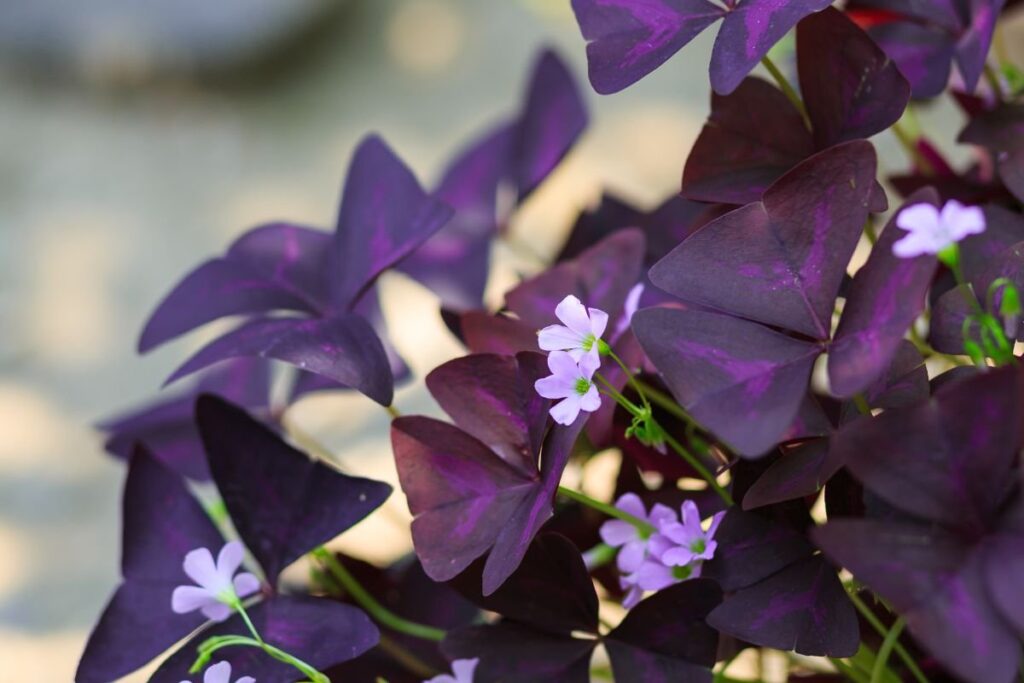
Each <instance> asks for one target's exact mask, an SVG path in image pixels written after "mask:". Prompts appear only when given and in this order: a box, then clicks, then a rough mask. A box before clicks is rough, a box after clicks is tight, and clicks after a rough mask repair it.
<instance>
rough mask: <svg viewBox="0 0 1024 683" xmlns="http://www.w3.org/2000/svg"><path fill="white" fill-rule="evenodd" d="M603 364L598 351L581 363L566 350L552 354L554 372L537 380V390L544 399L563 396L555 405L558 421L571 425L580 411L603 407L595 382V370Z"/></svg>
mask: <svg viewBox="0 0 1024 683" xmlns="http://www.w3.org/2000/svg"><path fill="white" fill-rule="evenodd" d="M600 364H601V359H600V357H599V356H597V355H596V354H594V355H591V354H587V355H584V356H583V357H582V358H581V359H580V361H579V363H578V364H577V362H576V361H575V360H573V357H572V355H570V354H569V353H568V352H566V351H552V352H551V353H550V354H548V369H549V370H551V374H550V375H548V376H547V377H542V378H541V379H539V380H537V381H536V382H535V383H534V385H533V386H534V388H535V389H536V390H537V393H538V394H540V395H541V396H543V397H544V398H560V399H563V400H561V401H559V402H558V403H556V404H555V405H553V406H551V417H552V418H553V419H554V420H555V422H557V423H558V424H562V425H571V424H572V423H573V422H575V421H576V418H577V417H579V414H580V411H581V410H583V411H586V412H588V413H592V412H594V411H595V410H597V409H598V408H600V407H601V395H600V394H599V393H598V391H597V386H596V385H595V384H594V372H596V371H597V368H598V366H600Z"/></svg>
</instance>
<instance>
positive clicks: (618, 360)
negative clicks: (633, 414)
mask: <svg viewBox="0 0 1024 683" xmlns="http://www.w3.org/2000/svg"><path fill="white" fill-rule="evenodd" d="M608 356H609V357H610V358H611V359H612V360H613V361H615V362H616V363H618V364H619V367H620V368H622V372H624V373H625V374H626V380H627V381H628V382H629V384H630V386H631V387H633V390H634V391H635V392H636V393H637V395H638V396H639V397H640V400H641V401H643V404H644V407H646V408H647V409H648V410H650V407H651V404H650V403H649V402H648V401H647V395H646V394H645V393H644V389H643V387H642V386H640V383H639V382H638V381H637V380H636V377H635V376H634V375H633V371H632V370H630V369H629V368H628V367H627V366H626V364H625V363H624V362H623V360H622V359H621V358H619V355H618V354H617V353H615V352H614V351H612V350H611V349H610V348H609V349H608Z"/></svg>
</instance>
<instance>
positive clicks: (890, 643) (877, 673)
mask: <svg viewBox="0 0 1024 683" xmlns="http://www.w3.org/2000/svg"><path fill="white" fill-rule="evenodd" d="M906 625H907V620H906V619H904V618H903V617H899V618H898V619H897V620H896V621H894V622H893V624H892V628H890V629H889V632H888V633H887V634H886V635H885V640H883V641H882V646H881V647H880V648H878V656H877V657H876V658H875V666H874V668H872V669H871V681H870V683H881V681H882V677H883V676H884V675H885V672H886V668H885V663H886V662H887V661H889V655H890V653H892V649H893V647H895V645H896V641H897V640H898V639H899V637H900V633H902V632H903V627H904V626H906Z"/></svg>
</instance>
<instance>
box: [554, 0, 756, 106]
mask: <svg viewBox="0 0 1024 683" xmlns="http://www.w3.org/2000/svg"><path fill="white" fill-rule="evenodd" d="M572 9H573V12H575V13H576V21H577V23H578V24H579V26H580V32H581V33H582V34H583V37H584V38H585V39H586V40H587V64H588V66H589V73H590V83H591V85H593V86H594V90H596V91H597V92H599V93H601V94H602V95H608V94H610V93H614V92H618V91H620V90H622V89H623V88H626V87H628V86H630V85H632V84H633V83H636V82H637V81H638V80H640V79H641V78H643V77H644V76H646V75H647V74H649V73H651V72H652V71H654V70H655V69H657V68H658V67H659V66H661V65H662V64H663V63H665V61H666V60H668V58H669V57H671V56H672V55H674V54H675V53H676V52H678V51H679V50H680V48H682V47H683V46H684V45H686V44H687V43H689V42H690V41H691V40H693V39H694V38H695V37H696V36H697V35H698V34H699V33H700V32H701V31H703V30H704V29H705V28H707V27H708V26H710V25H711V24H713V23H714V22H715V21H717V20H718V19H719V18H720V17H721V16H722V15H723V14H725V10H723V9H721V8H719V7H716V6H715V5H713V4H711V3H709V2H705V1H704V0H648V1H646V2H636V1H635V0H572ZM758 59H760V57H758Z"/></svg>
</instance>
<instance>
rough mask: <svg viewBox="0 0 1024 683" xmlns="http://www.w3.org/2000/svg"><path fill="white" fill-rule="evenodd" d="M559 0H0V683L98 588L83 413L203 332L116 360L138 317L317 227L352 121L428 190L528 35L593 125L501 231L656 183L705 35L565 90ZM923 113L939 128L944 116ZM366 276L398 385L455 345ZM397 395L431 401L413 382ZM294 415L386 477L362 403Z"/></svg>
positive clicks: (28, 663)
mask: <svg viewBox="0 0 1024 683" xmlns="http://www.w3.org/2000/svg"><path fill="white" fill-rule="evenodd" d="M568 4H569V3H568V0H532V1H530V0H346V1H339V2H330V1H328V0H218V2H209V1H208V0H177V1H176V2H175V1H174V0H146V1H145V2H140V1H139V0H91V2H83V3H67V2H64V1H63V0H34V1H33V2H26V1H25V0H0V93H2V94H0V683H14V682H18V683H20V682H22V681H32V682H33V683H50V682H54V683H60V682H66V681H70V680H72V677H73V672H74V669H75V665H76V663H77V659H78V656H79V654H80V653H81V649H82V645H83V643H84V640H85V637H86V635H87V633H88V631H89V629H90V628H91V626H92V624H93V622H94V620H95V618H96V616H97V615H98V614H99V612H100V610H101V608H102V606H103V604H104V602H105V601H106V599H107V597H108V595H109V594H110V592H111V591H112V590H113V588H114V586H115V583H116V581H117V576H118V560H119V558H118V554H119V536H120V526H119V520H118V517H119V505H120V502H119V497H120V489H121V484H122V478H123V467H122V466H121V464H120V463H119V462H116V461H114V460H112V459H110V458H109V457H107V456H106V455H104V454H103V453H102V450H101V447H100V439H99V438H98V436H97V435H96V434H95V433H94V432H93V430H92V429H91V428H90V424H92V423H94V422H95V421H96V420H97V419H99V418H101V417H105V416H108V415H110V414H111V413H112V412H116V411H119V410H121V409H124V408H127V407H129V406H131V405H133V404H134V403H135V402H137V401H139V400H142V399H146V398H148V397H151V396H152V395H153V394H154V392H155V391H156V390H157V388H158V387H159V385H160V383H161V382H162V380H163V378H164V377H166V375H167V374H168V373H169V371H170V370H171V369H172V368H173V367H174V366H176V364H177V363H178V362H179V361H180V360H182V359H183V358H184V357H185V355H186V354H187V353H188V352H189V351H190V350H191V349H194V348H195V347H196V346H197V345H198V344H199V343H200V342H201V341H202V340H204V339H207V338H209V336H210V334H209V333H210V332H211V330H206V331H205V332H206V333H205V334H203V333H201V334H197V335H191V336H189V337H188V338H186V339H185V340H183V341H180V342H176V343H173V344H170V345H168V346H167V347H165V348H161V349H160V350H158V351H157V352H155V353H153V354H152V355H151V356H147V357H146V358H139V357H137V356H136V354H135V352H134V347H135V341H136V338H137V334H138V331H139V330H140V327H141V324H142V322H143V321H144V319H145V317H146V315H147V313H148V311H149V310H151V308H152V307H153V305H154V304H155V303H156V302H157V301H158V300H159V298H160V297H161V296H162V295H163V294H164V293H165V292H166V291H167V289H168V288H169V287H170V286H171V285H172V284H173V283H174V282H175V281H176V279H177V278H179V277H180V276H181V275H182V274H184V273H185V272H186V271H187V270H188V269H190V268H191V267H193V266H194V265H195V264H197V263H198V262H199V261H200V260H202V259H203V258H206V257H207V256H209V255H212V254H214V253H216V252H218V251H220V250H221V249H223V247H224V246H225V245H226V244H227V243H228V241H229V240H230V239H231V238H232V237H233V236H234V235H236V234H238V233H239V232H241V231H242V230H244V229H246V228H247V227H251V226H252V225H254V224H256V223H259V222H263V221H267V220H273V219H285V218H287V219H292V220H296V221H301V222H305V223H308V224H312V225H321V226H324V227H329V226H331V225H332V224H333V220H334V213H335V210H336V202H337V200H338V197H339V191H340V188H341V181H342V176H343V173H344V170H345V168H346V166H347V163H348V158H349V155H350V153H351V151H352V149H353V148H354V146H355V145H356V143H357V141H358V140H359V138H360V137H361V136H362V135H363V134H364V133H366V132H368V131H378V132H380V133H382V134H383V135H384V136H385V138H386V139H387V140H388V141H389V142H390V143H391V144H392V145H393V146H394V148H395V149H396V150H397V151H398V152H399V154H400V155H401V156H403V157H404V158H405V159H406V160H407V161H408V162H409V163H410V164H411V165H412V166H413V168H414V169H415V170H416V172H417V174H418V175H419V177H420V178H421V180H422V181H423V182H425V183H428V184H429V183H433V182H434V181H435V180H436V179H437V177H438V175H439V173H440V171H441V168H442V166H443V164H444V163H445V162H446V160H447V159H448V158H449V156H450V155H451V154H452V153H453V152H455V151H456V150H457V149H458V148H459V147H460V146H461V145H462V144H464V143H465V142H466V141H467V140H468V139H469V137H470V136H473V135H475V134H477V133H479V132H480V131H481V130H482V128H483V127H485V126H487V125H488V124H489V123H490V122H492V121H494V120H495V119H496V117H499V116H502V115H505V114H508V113H511V111H512V110H513V109H514V108H515V107H516V106H518V103H519V100H520V94H521V91H522V88H523V86H524V81H525V78H526V76H527V72H528V69H529V68H530V65H531V62H532V59H533V56H534V55H535V53H536V51H537V50H538V48H539V47H541V46H542V45H544V44H550V45H553V46H555V47H556V48H557V49H558V50H559V51H560V53H561V54H562V55H563V56H564V57H565V58H566V59H567V60H568V61H569V62H570V63H571V64H572V65H573V67H574V72H575V73H576V74H577V76H578V77H579V81H580V84H581V87H582V88H583V90H584V93H585V95H586V97H587V100H588V102H589V104H590V107H591V112H592V119H593V121H592V125H591V127H590V129H589V130H588V132H587V133H586V135H585V137H584V139H583V140H582V142H581V143H580V144H579V146H578V147H577V149H576V150H575V151H574V152H573V153H572V155H571V156H570V157H569V158H568V159H567V161H566V162H565V163H564V164H563V165H562V167H561V168H560V169H559V171H558V172H557V173H556V174H555V175H554V176H552V178H551V179H550V181H549V182H548V183H547V184H546V185H545V186H544V187H543V188H542V190H541V191H540V192H538V193H537V194H536V195H535V196H534V198H532V199H531V200H530V202H529V204H528V205H527V207H526V208H525V210H524V211H522V212H521V214H520V216H519V218H518V221H517V222H516V224H515V226H514V228H513V230H514V234H515V236H516V239H519V240H521V241H524V242H528V243H530V245H531V247H532V249H533V250H535V251H538V252H540V253H542V254H545V253H553V252H554V250H555V249H556V248H557V246H558V244H559V242H560V240H561V239H562V237H563V236H564V234H565V231H566V229H567V228H568V226H569V224H570V223H571V221H572V219H573V217H574V215H575V214H576V212H577V211H578V210H579V209H580V208H581V207H583V206H586V205H587V204H590V203H593V202H594V201H596V199H597V197H598V196H599V193H600V190H601V188H602V187H610V188H612V189H614V190H615V191H617V192H618V193H620V194H621V195H623V196H625V197H627V198H630V199H633V200H635V201H637V202H638V203H640V204H643V205H651V204H654V203H656V202H657V201H659V200H660V199H662V198H663V197H665V196H667V195H668V194H669V193H670V192H673V191H675V190H676V188H677V187H678V180H679V177H680V174H681V169H682V164H683V161H684V159H685V155H686V151H687V150H688V149H689V146H690V144H691V143H692V141H693V139H694V138H695V136H696V134H697V133H698V132H699V130H700V126H701V123H702V121H703V118H704V116H705V114H706V111H707V103H708V86H707V75H706V64H707V59H708V54H709V49H710V43H711V38H712V36H713V32H709V33H708V34H706V35H704V36H702V37H701V38H699V39H698V40H696V41H695V42H694V43H693V44H692V45H691V46H689V47H688V48H687V49H686V50H684V51H683V52H682V53H681V54H680V55H679V56H677V57H676V58H675V59H673V60H671V61H670V62H669V63H668V64H667V65H666V66H665V67H663V68H662V69H660V70H659V71H658V72H656V73H655V74H654V75H652V76H650V77H649V78H647V79H645V80H644V81H642V82H641V83H640V84H638V85H637V86H635V87H633V88H630V89H629V90H627V91H625V92H623V93H621V94H619V95H616V96H613V97H607V98H603V97H599V96H597V95H595V94H594V93H593V92H592V90H591V89H590V87H589V85H588V84H587V83H586V65H585V59H584V46H583V41H582V39H581V38H580V36H579V33H578V29H577V27H576V24H575V22H574V21H573V19H572V16H571V13H570V11H569V7H568ZM943 111H945V113H943ZM934 116H935V117H936V120H939V121H950V122H952V123H951V124H949V125H953V124H955V118H952V117H953V116H954V115H953V114H952V113H951V111H950V110H948V109H945V110H942V111H940V112H939V113H937V114H935V115H934ZM880 142H881V143H882V144H883V146H889V145H890V142H889V141H888V140H881V141H880ZM883 159H888V160H889V161H891V165H892V167H897V166H898V165H899V164H901V163H902V159H900V158H899V157H898V156H897V155H895V154H893V153H892V151H891V150H890V151H888V152H886V153H885V154H883ZM495 258H496V261H497V264H498V265H497V267H496V274H495V277H494V282H492V288H491V289H492V292H491V294H492V302H494V303H497V302H498V301H499V300H500V294H501V292H502V291H503V289H504V286H506V285H508V284H509V283H510V282H512V281H514V279H515V277H516V276H517V273H529V272H531V271H532V270H533V269H535V267H536V266H535V265H534V264H532V263H531V262H530V261H529V260H524V259H523V258H522V256H521V255H517V254H515V253H512V252H510V251H507V250H506V248H504V247H500V246H499V247H498V248H497V251H496V254H495ZM384 288H385V298H386V300H385V309H386V313H387V315H388V317H389V320H390V324H391V327H392V331H393V338H394V339H395V341H396V343H397V345H398V346H399V347H400V349H401V350H402V351H403V353H404V354H405V356H406V357H407V358H408V359H409V360H410V361H411V363H412V365H413V367H414V370H415V371H416V374H417V377H418V378H422V376H423V374H425V373H426V372H427V371H429V369H430V368H432V367H434V366H435V365H436V364H438V363H439V362H441V361H443V360H445V359H447V358H449V357H451V356H454V355H456V354H457V353H458V352H459V351H458V347H457V345H456V344H455V343H454V341H453V340H452V339H451V338H450V336H449V335H448V334H447V332H445V331H444V329H443V327H442V326H441V324H440V322H439V320H438V316H437V310H436V302H435V300H434V299H433V297H432V296H431V295H429V294H427V293H425V292H424V291H423V290H422V289H420V288H419V287H417V286H416V285H414V284H412V283H411V282H409V281H407V280H404V279H402V278H400V277H398V276H388V277H386V278H385V282H384ZM397 404H398V405H399V407H400V408H401V409H402V410H403V411H405V412H410V411H422V410H430V409H431V408H430V405H429V401H428V399H427V398H426V397H425V395H424V393H423V391H422V387H421V384H418V385H415V386H413V387H412V388H409V389H404V390H402V391H400V392H399V394H398V398H397ZM292 417H293V419H294V420H295V421H296V422H297V423H298V424H300V425H301V426H302V427H303V428H304V429H305V430H306V431H309V432H311V433H315V434H316V435H317V436H318V437H320V438H321V439H322V440H323V441H324V442H325V443H326V444H328V446H329V447H331V448H332V449H333V450H335V451H336V452H337V454H338V459H339V461H340V462H342V463H343V464H344V466H345V467H346V468H347V469H350V470H352V471H357V472H360V473H362V474H365V475H367V476H374V477H378V478H382V479H387V480H392V481H393V480H394V473H393V467H392V465H391V462H390V454H389V450H388V442H387V420H386V415H385V414H384V412H383V411H381V410H380V409H379V407H377V406H375V405H373V404H371V403H370V402H369V401H366V400H364V399H361V398H359V397H330V398H314V399H309V400H306V401H304V402H303V403H302V404H300V405H299V406H298V407H297V408H296V410H295V412H294V414H293V415H292ZM406 519H407V512H406V510H405V504H404V500H403V499H402V498H401V496H400V494H397V493H396V495H395V496H393V497H392V499H391V500H390V501H389V503H388V504H387V507H386V511H385V512H384V513H382V514H377V515H375V516H374V517H373V518H372V519H371V520H370V521H368V522H367V523H365V524H363V525H361V526H360V527H359V528H358V529H356V530H354V531H353V532H351V533H349V534H346V535H345V537H344V538H343V539H341V541H340V543H341V545H342V546H343V547H347V548H349V549H351V550H353V551H354V552H356V553H357V554H361V555H363V556H366V557H369V558H371V559H375V560H381V561H385V560H388V559H390V558H392V557H395V556H396V555H398V554H400V553H402V552H404V551H405V550H407V549H408V547H409V546H408V538H407V531H406V528H405V522H406ZM129 680H144V677H143V676H136V677H134V678H132V679H129Z"/></svg>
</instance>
